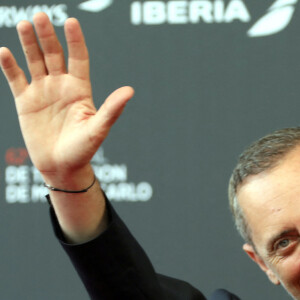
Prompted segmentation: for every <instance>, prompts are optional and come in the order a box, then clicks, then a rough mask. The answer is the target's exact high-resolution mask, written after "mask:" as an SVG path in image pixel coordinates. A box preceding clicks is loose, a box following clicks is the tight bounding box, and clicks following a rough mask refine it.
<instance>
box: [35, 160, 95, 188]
mask: <svg viewBox="0 0 300 300" xmlns="http://www.w3.org/2000/svg"><path fill="white" fill-rule="evenodd" d="M41 175H42V177H43V179H44V182H45V183H46V184H47V185H49V186H52V187H55V188H57V189H61V190H70V191H80V190H83V189H86V188H87V187H89V186H90V185H91V183H92V182H93V181H94V178H95V175H94V171H93V169H92V166H91V165H90V164H88V165H86V166H84V167H81V168H78V169H71V170H70V169H69V170H66V169H64V168H61V169H60V170H58V171H56V172H46V173H43V172H42V173H41Z"/></svg>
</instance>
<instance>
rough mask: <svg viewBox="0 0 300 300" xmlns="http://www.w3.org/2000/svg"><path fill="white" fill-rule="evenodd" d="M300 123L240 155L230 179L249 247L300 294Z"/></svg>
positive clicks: (296, 296)
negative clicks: (299, 126)
mask: <svg viewBox="0 0 300 300" xmlns="http://www.w3.org/2000/svg"><path fill="white" fill-rule="evenodd" d="M299 167H300V128H287V129H282V130H278V131H276V132H274V133H272V134H270V135H268V136H266V137H264V138H262V139H260V140H259V141H257V142H255V143H253V145H251V146H250V147H249V148H248V149H247V150H245V151H244V153H243V154H242V155H241V156H240V159H239V162H238V164H237V166H236V168H235V169H234V171H233V174H232V176H231V179H230V184H229V199H230V206H231V210H232V212H233V215H234V218H235V223H236V227H237V229H238V230H239V232H240V233H241V235H242V237H243V238H244V240H245V241H246V243H245V245H244V247H243V248H244V250H245V251H246V253H247V254H248V255H249V256H250V257H251V258H252V259H253V260H254V261H255V262H256V263H257V264H258V265H259V266H260V268H261V269H262V270H263V271H264V272H266V274H267V276H268V277H269V279H270V280H271V282H273V283H274V284H282V285H283V286H284V287H285V289H286V290H287V291H288V292H289V293H290V295H291V296H292V297H293V298H294V299H300V210H299V205H300V173H299Z"/></svg>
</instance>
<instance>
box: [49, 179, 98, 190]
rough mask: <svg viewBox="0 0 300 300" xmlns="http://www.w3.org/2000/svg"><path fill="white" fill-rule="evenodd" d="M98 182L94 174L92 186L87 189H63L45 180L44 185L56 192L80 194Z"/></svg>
mask: <svg viewBox="0 0 300 300" xmlns="http://www.w3.org/2000/svg"><path fill="white" fill-rule="evenodd" d="M95 182H96V176H94V180H93V182H92V184H91V185H90V186H88V187H87V188H86V189H83V190H80V191H70V190H63V189H58V188H55V187H53V186H51V185H49V184H47V183H46V182H44V186H45V187H46V188H47V189H49V190H51V191H55V192H63V193H70V194H80V193H86V192H87V191H88V190H89V189H90V188H91V187H92V186H93V185H94V184H95Z"/></svg>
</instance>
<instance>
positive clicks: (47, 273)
mask: <svg viewBox="0 0 300 300" xmlns="http://www.w3.org/2000/svg"><path fill="white" fill-rule="evenodd" d="M80 2H81V1H71V0H66V1H64V2H63V3H64V4H65V5H66V7H67V10H66V13H67V15H68V16H74V17H77V18H78V19H79V20H80V21H81V23H82V27H83V31H84V33H85V34H86V41H87V44H88V46H89V51H90V57H91V62H92V63H91V77H92V85H93V92H94V99H95V103H96V105H97V106H100V105H101V103H102V101H103V100H104V99H105V98H106V96H107V95H108V94H109V93H110V92H111V91H112V90H114V89H116V88H118V87H119V86H122V85H132V86H133V87H134V88H135V89H136V95H135V97H134V98H133V99H132V101H130V103H129V104H128V106H127V108H126V109H125V111H124V114H123V116H122V117H121V118H120V120H119V122H118V123H117V124H116V125H115V127H114V128H113V130H112V132H111V134H110V137H109V138H108V139H107V141H106V142H105V143H104V145H103V148H104V155H105V157H106V158H107V159H108V160H109V162H110V163H112V164H126V166H127V168H128V182H134V183H138V182H141V181H146V182H149V183H150V184H151V186H152V187H153V196H152V198H151V199H150V200H149V201H147V202H129V201H123V202H116V201H113V205H114V206H115V207H116V209H117V211H118V212H119V213H120V215H121V216H122V218H123V219H124V220H125V222H126V223H127V224H128V226H129V228H130V229H131V230H132V232H133V233H134V235H135V236H136V237H137V239H138V240H139V241H140V243H141V244H142V245H143V247H144V248H145V250H146V252H147V253H148V254H149V256H150V258H151V260H152V262H153V264H154V266H155V268H156V270H157V271H158V272H160V273H164V274H167V275H169V276H173V277H177V278H181V279H184V280H186V281H188V282H190V283H191V284H193V285H194V286H196V287H197V288H199V289H201V290H202V291H203V292H204V293H205V294H206V295H209V294H210V293H212V292H213V290H214V289H216V288H218V287H223V288H227V289H229V290H231V291H233V292H235V293H236V294H238V295H239V296H240V297H241V298H242V299H246V300H247V299H249V300H250V299H254V298H255V299H258V300H259V299H274V300H277V299H278V300H279V299H280V300H282V299H288V298H289V297H288V295H287V294H286V292H285V291H284V290H283V289H282V288H281V287H275V286H273V285H272V284H271V283H269V282H268V279H267V277H266V276H265V275H264V274H263V273H262V272H261V271H260V270H259V268H258V267H257V266H256V265H254V264H253V263H252V262H251V261H250V259H249V258H248V257H247V256H246V255H245V254H244V253H243V251H242V248H241V246H242V240H241V239H240V238H239V236H238V234H237V233H236V231H235V229H234V226H233V222H232V220H231V216H230V212H229V208H228V203H227V202H228V200H227V184H228V179H229V177H230V173H231V170H232V169H233V167H234V165H235V162H236V159H237V156H238V155H239V153H240V152H241V151H242V150H243V149H244V148H245V147H246V146H247V145H249V144H250V143H251V142H252V141H254V140H255V139H257V138H259V137H261V136H263V135H265V134H267V133H269V132H271V131H273V130H275V129H278V128H282V127H289V126H295V125H298V123H299V121H298V120H299V116H298V115H299V109H300V105H299V103H298V101H299V100H298V95H299V89H300V88H299V84H298V80H299V73H300V70H299V66H298V56H299V55H298V53H300V51H299V50H300V49H299V48H300V41H299V34H298V28H299V7H298V5H297V6H296V11H295V14H294V17H293V19H292V20H291V22H290V24H289V26H288V27H287V28H285V30H283V31H282V32H279V33H277V34H275V35H271V36H266V37H261V38H249V37H248V36H247V35H246V32H247V31H248V29H249V28H250V27H251V26H252V25H253V24H254V23H255V22H256V21H257V20H258V19H259V18H260V17H261V16H263V15H264V14H265V13H266V10H267V8H268V7H269V6H270V5H271V4H272V3H274V1H267V0H264V1H252V2H250V1H243V3H244V4H245V5H246V7H247V8H248V10H249V13H250V15H251V20H250V21H249V22H248V23H244V22H240V21H239V20H236V21H234V22H232V23H211V24H206V23H204V22H200V23H198V24H190V23H189V24H180V25H179V24H177V25H170V24H161V25H138V26H134V25H132V24H131V23H130V5H131V3H132V2H133V1H125V0H124V1H123V0H122V1H114V3H113V5H112V6H110V7H109V8H107V9H106V10H104V11H101V12H99V13H91V12H85V11H81V10H79V9H78V8H77V5H78V4H79V3H80ZM140 2H141V3H144V2H146V1H140ZM164 2H165V3H166V2H167V1H164ZM187 2H189V1H187ZM211 2H213V1H211ZM61 3H62V2H57V3H55V2H51V3H50V2H49V3H48V4H47V5H48V6H51V5H55V4H61ZM224 3H225V4H226V5H228V3H229V1H224ZM40 4H41V3H40V1H28V0H26V1H17V0H14V1H13V2H12V3H9V4H8V3H7V1H0V7H3V6H6V7H12V6H16V7H17V8H20V7H29V6H34V5H40ZM0 19H1V17H0ZM0 24H1V23H0ZM56 29H57V33H58V36H59V37H60V39H61V41H62V44H63V45H64V47H65V42H64V37H63V29H62V27H60V26H57V27H56ZM0 31H1V34H0V45H5V46H7V47H9V48H10V49H12V50H13V53H14V54H15V56H16V58H17V60H18V62H19V64H20V66H22V67H23V68H25V69H26V63H25V60H24V57H23V54H22V51H21V48H20V46H19V43H18V38H17V34H16V31H15V29H14V28H13V27H11V28H8V27H5V26H2V27H1V28H0ZM0 76H1V81H0V87H1V92H2V101H1V104H0V105H1V106H2V107H1V109H0V114H1V118H0V133H1V136H2V140H1V143H0V151H1V152H0V153H2V160H1V165H0V168H1V172H0V187H1V193H2V194H1V195H2V197H1V198H2V201H1V202H0V225H1V226H0V236H1V240H2V244H1V247H0V255H1V260H0V270H1V272H0V280H1V282H2V284H1V292H0V293H1V298H3V299H8V300H14V299H21V298H22V299H54V298H55V299H88V297H87V295H86V292H85V290H84V288H83V286H82V284H81V283H80V281H79V279H78V278H77V275H76V274H75V272H74V270H73V268H72V266H71V265H70V263H69V261H68V259H67V258H66V256H65V254H64V253H63V252H62V250H61V249H60V246H59V245H58V243H57V242H56V241H55V238H54V237H53V233H52V229H51V228H50V222H49V218H48V211H47V204H46V203H44V202H42V201H39V202H37V203H33V202H29V203H23V204H21V203H15V204H9V203H7V201H6V199H5V189H6V182H5V169H6V167H7V161H6V158H5V156H6V153H7V150H8V149H10V148H24V143H23V141H22V137H21V133H20V130H19V126H18V123H17V117H16V113H15V108H14V103H13V99H12V96H11V94H10V91H9V88H8V86H7V84H6V82H5V79H4V76H3V75H2V74H1V75H0ZM25 164H26V165H31V163H30V161H29V160H27V161H26V162H25ZM49 282H51V284H49Z"/></svg>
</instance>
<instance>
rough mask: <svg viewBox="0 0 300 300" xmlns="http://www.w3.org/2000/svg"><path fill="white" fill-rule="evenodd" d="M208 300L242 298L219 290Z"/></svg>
mask: <svg viewBox="0 0 300 300" xmlns="http://www.w3.org/2000/svg"><path fill="white" fill-rule="evenodd" d="M208 300H240V298H239V297H237V296H236V295H234V294H232V293H230V292H228V291H226V290H224V289H218V290H216V291H215V292H214V293H213V294H212V295H211V296H210V297H209V298H208Z"/></svg>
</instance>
